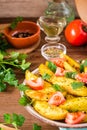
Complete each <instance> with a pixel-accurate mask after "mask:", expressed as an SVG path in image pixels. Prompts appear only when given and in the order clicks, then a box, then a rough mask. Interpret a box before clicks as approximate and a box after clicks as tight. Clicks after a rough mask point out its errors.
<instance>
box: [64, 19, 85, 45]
mask: <svg viewBox="0 0 87 130" xmlns="http://www.w3.org/2000/svg"><path fill="white" fill-rule="evenodd" d="M65 37H66V40H67V41H68V42H69V43H70V44H71V45H74V46H80V45H83V44H85V43H86V42H87V24H86V23H84V22H83V21H82V20H80V19H76V20H73V21H72V22H70V23H69V24H68V25H67V27H66V29H65Z"/></svg>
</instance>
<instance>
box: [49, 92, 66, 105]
mask: <svg viewBox="0 0 87 130" xmlns="http://www.w3.org/2000/svg"><path fill="white" fill-rule="evenodd" d="M64 101H65V98H64V96H63V94H62V93H61V92H56V93H55V94H53V95H52V96H51V98H50V99H49V101H48V103H49V104H51V105H56V106H58V105H60V104H61V103H63V102H64Z"/></svg>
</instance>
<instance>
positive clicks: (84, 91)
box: [50, 76, 87, 96]
mask: <svg viewBox="0 0 87 130" xmlns="http://www.w3.org/2000/svg"><path fill="white" fill-rule="evenodd" d="M50 82H51V83H52V84H58V85H60V86H61V88H62V89H64V90H66V91H67V92H68V93H69V94H72V95H75V96H87V87H86V86H82V87H80V88H77V89H73V88H72V86H71V83H73V82H79V81H76V80H74V79H70V78H66V77H56V76H53V77H51V78H50Z"/></svg>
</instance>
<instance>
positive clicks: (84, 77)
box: [75, 73, 87, 83]
mask: <svg viewBox="0 0 87 130" xmlns="http://www.w3.org/2000/svg"><path fill="white" fill-rule="evenodd" d="M75 78H76V79H78V80H79V81H81V82H84V83H87V73H80V74H77V75H76V77H75Z"/></svg>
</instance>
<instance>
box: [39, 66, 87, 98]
mask: <svg viewBox="0 0 87 130" xmlns="http://www.w3.org/2000/svg"><path fill="white" fill-rule="evenodd" d="M44 72H46V73H47V74H48V75H50V79H47V80H48V81H49V82H50V83H52V84H58V85H59V86H60V87H61V89H63V90H65V91H67V92H68V93H69V94H72V95H76V96H87V87H86V86H82V87H80V88H76V89H73V87H72V85H71V84H72V83H73V82H79V81H76V80H74V79H70V78H67V77H56V76H55V75H54V73H53V72H52V71H51V70H50V69H49V68H48V67H47V66H45V65H44V64H41V65H40V66H39V73H40V74H41V75H43V74H44Z"/></svg>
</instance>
